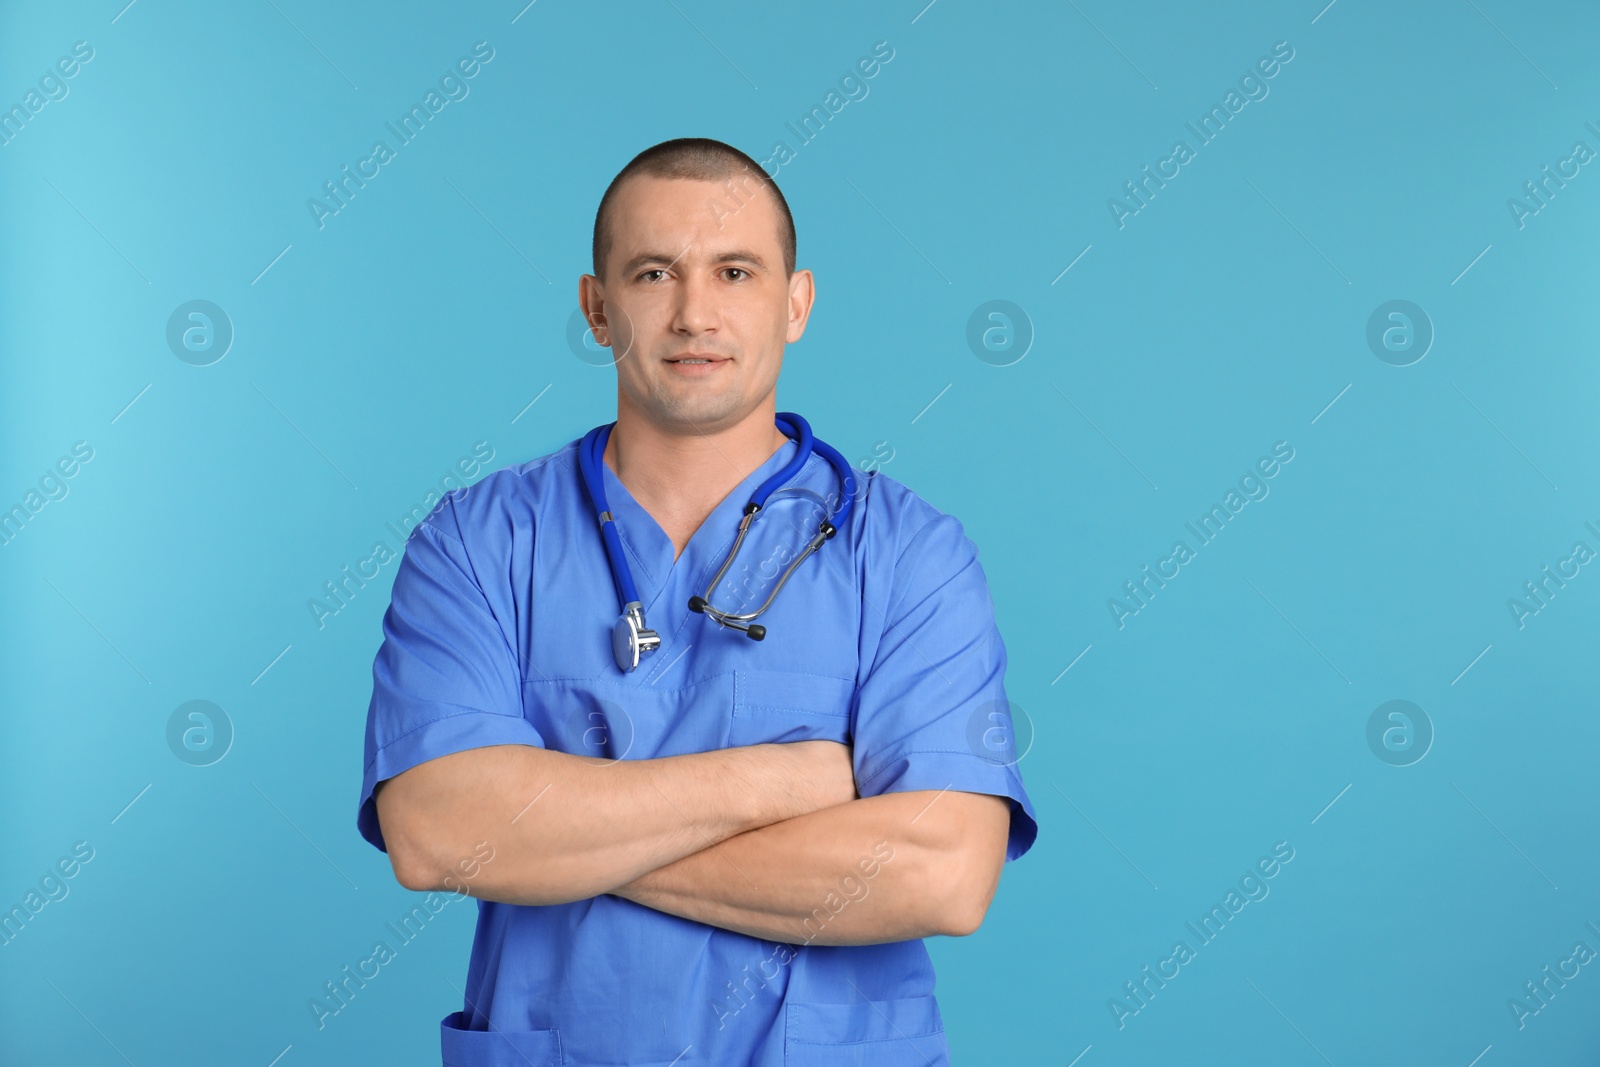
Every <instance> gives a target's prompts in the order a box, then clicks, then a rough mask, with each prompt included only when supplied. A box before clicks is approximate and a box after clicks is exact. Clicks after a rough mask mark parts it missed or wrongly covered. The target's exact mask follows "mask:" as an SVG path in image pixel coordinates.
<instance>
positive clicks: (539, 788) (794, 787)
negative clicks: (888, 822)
mask: <svg viewBox="0 0 1600 1067" xmlns="http://www.w3.org/2000/svg"><path fill="white" fill-rule="evenodd" d="M815 751H816V750H815V748H813V749H811V750H802V748H800V747H799V746H786V745H756V746H751V747H749V748H732V749H722V750H717V751H713V752H704V753H698V754H695V755H686V756H673V757H667V758H663V759H655V760H621V761H602V760H596V759H592V758H587V757H580V756H574V755H569V754H565V753H560V752H552V751H548V750H544V749H535V748H530V747H527V746H516V745H506V746H493V747H485V748H482V749H474V750H469V751H467V752H462V753H457V754H455V755H452V756H443V757H440V758H439V759H436V760H431V761H429V762H427V763H424V764H420V765H418V766H417V767H413V768H411V769H410V770H408V771H406V772H405V773H404V774H401V775H399V776H397V777H396V778H394V779H392V780H391V781H389V782H386V783H385V784H384V786H383V787H382V789H381V790H380V791H379V793H378V809H379V818H380V821H381V823H382V825H383V828H384V834H385V839H386V842H387V843H388V845H389V847H390V852H391V858H392V859H393V860H394V862H395V870H396V874H397V875H398V876H400V880H401V882H402V884H405V885H407V886H408V887H409V888H412V889H438V888H440V887H441V886H442V885H443V878H444V875H445V874H446V873H447V872H448V871H449V870H450V867H451V864H452V863H453V862H454V861H455V860H456V859H457V858H459V856H460V855H462V854H464V851H463V850H464V849H465V850H467V851H470V848H471V845H470V844H468V843H476V842H479V841H487V842H489V843H490V844H491V845H492V846H493V847H494V849H495V854H496V861H495V863H494V864H492V865H490V866H487V867H485V868H484V871H483V873H482V875H481V877H479V878H478V879H477V880H476V881H475V882H474V884H473V886H472V889H471V892H472V895H473V896H476V897H480V898H482V899H485V900H495V901H502V902H505V903H511V904H557V903H566V902H568V901H572V900H581V899H585V898H588V897H592V896H595V895H596V894H599V893H604V892H607V891H609V890H610V889H612V888H614V887H616V886H618V885H621V884H623V883H625V882H627V881H629V880H631V879H633V878H635V877H637V876H639V875H640V874H643V873H646V872H648V871H650V870H652V869H654V868H656V867H659V866H661V865H663V864H667V863H671V862H673V861H675V860H677V859H680V858H682V857H684V856H687V855H690V854H692V853H694V852H697V851H700V850H702V849H705V848H707V847H710V846H712V845H714V844H717V843H718V842H720V841H722V840H724V839H726V838H728V837H730V836H733V835H735V834H738V833H741V832H745V831H748V830H750V829H752V828H754V827H759V826H764V825H767V824H769V823H771V822H775V821H779V820H782V819H787V818H790V817H792V816H794V815H797V814H802V813H806V812H810V811H814V810H816V809H817V808H819V807H821V806H823V805H824V804H825V803H837V802H842V801H843V800H845V799H848V796H853V795H854V793H853V788H851V787H850V786H849V785H848V784H847V785H846V786H845V789H846V792H847V793H848V796H832V797H826V791H825V790H822V789H819V787H818V785H817V784H816V782H815V781H814V779H815V778H816V777H817V769H818V768H819V767H821V766H823V764H820V763H818V762H817V761H816V760H815V759H811V758H807V757H809V756H810V755H812V754H815ZM842 751H843V750H842V746H841V758H843V756H842ZM846 766H847V764H846V763H841V768H844V767H846ZM841 774H842V781H844V782H845V783H848V781H849V777H848V772H847V771H846V770H841ZM834 792H835V793H837V788H835V790H834ZM825 797H826V799H825Z"/></svg>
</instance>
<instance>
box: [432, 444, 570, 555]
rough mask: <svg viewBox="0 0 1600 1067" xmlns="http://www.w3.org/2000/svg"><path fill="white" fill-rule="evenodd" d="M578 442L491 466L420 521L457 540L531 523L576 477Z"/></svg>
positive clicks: (435, 530) (453, 492)
mask: <svg viewBox="0 0 1600 1067" xmlns="http://www.w3.org/2000/svg"><path fill="white" fill-rule="evenodd" d="M577 449H578V442H577V441H576V440H573V441H569V442H567V443H566V444H565V445H563V446H562V447H560V448H558V449H556V450H555V451H554V452H550V453H548V454H546V455H543V456H537V457H535V458H533V459H529V460H525V461H523V462H521V463H513V464H509V465H507V466H504V467H500V468H498V469H496V470H493V471H490V472H489V473H487V474H485V475H484V476H483V477H482V478H479V479H478V480H477V481H475V482H473V483H472V484H471V485H463V486H458V487H457V488H455V489H452V490H450V491H449V492H447V493H445V494H444V496H443V497H442V498H440V500H439V502H438V503H437V504H436V505H434V507H433V510H432V511H430V512H429V513H428V515H427V517H426V518H425V519H423V520H422V522H421V523H419V524H418V525H419V526H423V525H425V526H428V527H429V528H431V529H432V530H433V532H435V533H436V534H442V535H444V536H446V537H452V538H454V539H456V540H458V541H470V540H473V539H475V538H477V537H480V536H482V535H483V534H485V533H489V532H497V531H504V530H506V529H508V528H515V527H520V526H523V525H531V524H532V523H533V521H534V520H535V518H536V517H537V515H538V513H539V511H540V509H541V508H542V507H546V506H550V505H551V504H554V503H555V497H556V495H557V494H559V493H561V492H562V491H563V490H564V489H566V488H567V483H568V482H570V480H571V479H572V478H574V477H575V474H574V471H575V464H576V456H577Z"/></svg>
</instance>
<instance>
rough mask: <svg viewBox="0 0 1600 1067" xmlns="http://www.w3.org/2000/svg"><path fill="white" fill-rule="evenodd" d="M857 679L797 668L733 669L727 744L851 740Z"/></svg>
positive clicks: (736, 745)
mask: <svg viewBox="0 0 1600 1067" xmlns="http://www.w3.org/2000/svg"><path fill="white" fill-rule="evenodd" d="M854 697H855V681H854V680H853V679H850V678H829V677H827V676H825V675H820V674H804V673H802V672H800V671H757V670H740V671H735V672H734V683H733V723H732V726H731V728H730V729H729V732H728V746H729V747H730V748H737V747H742V746H744V745H764V744H776V743H779V742H789V741H838V742H840V743H841V744H848V743H849V741H850V704H851V702H852V700H853V699H854Z"/></svg>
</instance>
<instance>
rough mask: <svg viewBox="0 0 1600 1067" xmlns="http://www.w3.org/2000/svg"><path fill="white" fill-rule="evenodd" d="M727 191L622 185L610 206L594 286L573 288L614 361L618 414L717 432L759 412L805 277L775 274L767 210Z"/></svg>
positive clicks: (757, 200) (752, 186) (802, 319)
mask: <svg viewBox="0 0 1600 1067" xmlns="http://www.w3.org/2000/svg"><path fill="white" fill-rule="evenodd" d="M731 188H732V189H734V190H737V195H735V193H733V192H730V186H729V185H728V183H726V182H709V181H692V180H687V179H672V178H656V177H634V178H630V179H628V180H627V181H626V182H624V183H623V184H622V185H621V186H619V187H618V189H617V191H616V194H615V197H614V199H613V201H612V204H611V210H612V214H611V219H610V223H611V248H610V252H609V255H608V257H607V259H606V266H605V271H606V277H604V278H602V279H598V280H597V279H595V278H594V277H593V276H592V275H584V277H583V279H582V281H581V282H580V283H579V299H580V301H581V302H582V303H583V306H584V310H585V312H586V313H588V315H589V321H590V322H592V323H596V322H603V323H604V329H603V330H601V331H598V332H597V338H596V339H597V340H600V341H601V342H602V343H608V344H610V346H611V349H612V352H613V358H615V359H616V360H617V364H616V366H617V382H618V386H619V390H620V396H619V410H620V408H621V407H623V406H626V407H627V408H629V409H631V410H632V411H633V412H635V413H637V414H639V415H641V416H643V417H644V418H645V419H647V420H649V421H650V422H651V423H653V424H654V425H656V426H658V427H661V428H663V429H668V430H671V431H675V432H681V433H686V434H687V433H697V432H698V433H704V432H710V431H714V430H719V429H724V428H726V427H729V426H732V425H735V424H737V423H738V422H740V421H741V420H742V419H744V418H745V417H746V416H748V415H749V414H750V413H751V412H752V411H755V410H756V409H757V408H759V407H761V406H762V405H763V403H765V402H766V401H767V400H768V398H769V397H771V395H772V393H773V389H774V387H775V386H776V384H777V381H778V371H779V369H780V368H781V367H782V364H783V346H784V345H785V344H786V343H789V342H793V341H798V340H799V339H800V335H801V334H802V333H803V332H804V331H805V324H806V318H807V316H808V315H809V314H810V310H811V300H812V289H811V274H810V272H809V271H796V272H795V274H794V275H793V277H789V276H786V275H785V273H784V262H783V248H782V245H781V244H780V243H779V236H778V235H779V227H780V225H781V214H780V212H779V209H778V205H777V202H776V201H775V200H774V199H773V197H772V195H771V194H770V193H768V192H767V191H766V189H764V188H762V187H760V186H759V185H758V184H757V183H756V182H754V181H748V180H747V181H744V182H740V181H739V180H738V179H734V184H733V186H732V187H731ZM741 203H742V205H743V206H742V207H741V206H740V205H741ZM597 313H598V315H600V316H603V318H597ZM702 360H703V361H706V362H698V361H702Z"/></svg>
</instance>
